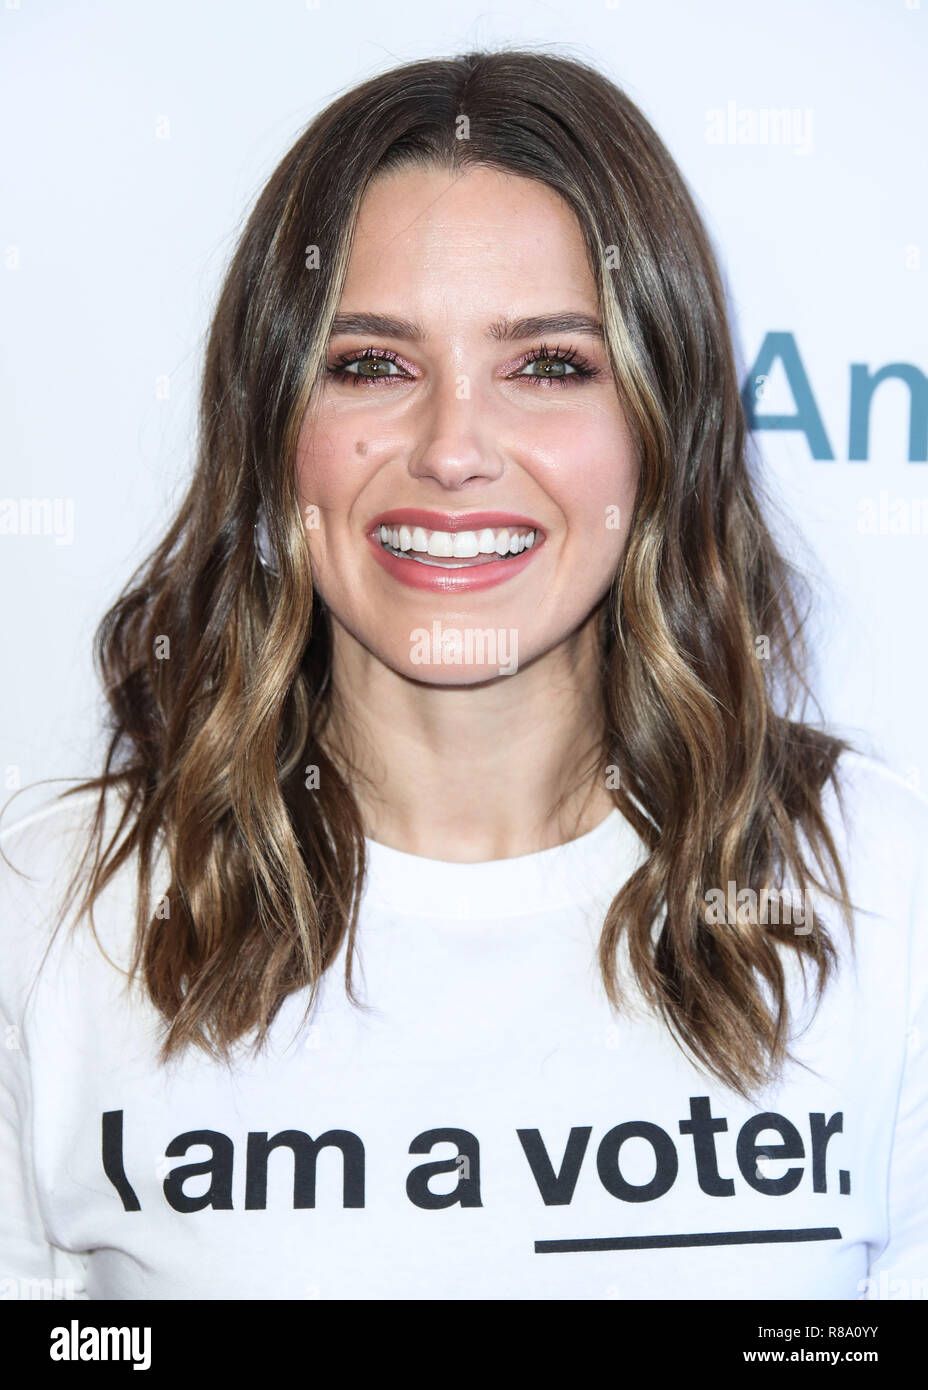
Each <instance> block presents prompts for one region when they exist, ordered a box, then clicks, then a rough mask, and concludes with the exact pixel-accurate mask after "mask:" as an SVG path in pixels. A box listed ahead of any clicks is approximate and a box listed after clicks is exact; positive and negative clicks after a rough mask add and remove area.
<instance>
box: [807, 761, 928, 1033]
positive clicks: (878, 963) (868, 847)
mask: <svg viewBox="0 0 928 1390" xmlns="http://www.w3.org/2000/svg"><path fill="white" fill-rule="evenodd" d="M836 772H837V776H836V782H837V787H836V788H835V787H834V786H830V787H829V790H828V792H827V794H826V797H825V798H824V803H823V809H824V811H825V814H826V818H827V819H828V820H829V827H830V829H831V831H832V834H833V836H834V839H835V847H836V849H837V851H838V854H839V857H840V858H841V860H842V865H843V868H844V871H845V874H846V875H847V882H848V891H849V893H850V897H851V902H852V905H853V908H854V924H855V925H854V930H855V941H856V944H857V945H858V946H859V948H860V951H861V952H862V953H863V964H862V969H863V972H864V974H865V975H866V976H867V977H868V978H869V979H870V981H871V984H872V985H873V986H874V987H879V989H881V990H885V991H887V994H886V997H887V998H888V997H890V985H891V982H896V981H899V980H900V979H901V980H902V982H903V984H904V989H905V993H906V995H907V996H908V1000H909V1007H910V1008H917V1007H919V1006H920V1005H919V1001H920V1000H921V999H922V997H923V996H924V995H925V993H926V992H928V908H926V901H928V893H926V890H928V797H925V796H924V795H923V794H922V793H921V792H920V791H919V790H918V789H917V788H915V787H913V786H911V785H910V784H909V783H908V782H906V781H905V780H904V779H903V778H902V777H900V776H899V775H898V773H895V772H893V771H892V770H891V769H889V768H887V767H885V766H884V765H883V764H881V763H879V762H877V761H876V760H875V759H872V758H869V757H865V756H863V755H861V754H857V753H845V754H843V755H842V757H841V758H840V759H839V763H838V766H837V769H836Z"/></svg>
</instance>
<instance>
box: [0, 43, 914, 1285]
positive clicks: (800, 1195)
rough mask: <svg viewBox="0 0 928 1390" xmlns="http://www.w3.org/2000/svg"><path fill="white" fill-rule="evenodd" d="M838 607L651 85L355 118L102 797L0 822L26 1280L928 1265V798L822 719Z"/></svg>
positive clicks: (429, 81) (232, 343)
mask: <svg viewBox="0 0 928 1390" xmlns="http://www.w3.org/2000/svg"><path fill="white" fill-rule="evenodd" d="M795 587H796V577H795V575H794V574H793V573H792V571H791V569H790V568H789V566H788V565H787V564H786V562H785V561H784V559H783V558H782V557H781V556H780V554H779V553H778V551H777V549H776V546H775V544H774V542H773V540H772V538H771V535H770V533H769V531H768V529H767V526H766V524H765V521H764V519H763V515H762V508H761V505H760V503H759V500H758V491H757V486H756V484H755V482H754V481H753V480H752V477H751V474H750V471H749V467H748V460H747V442H746V438H745V423H744V417H743V412H742V407H741V401H740V398H739V392H738V382H737V377H736V371H735V367H734V363H733V356H732V349H731V343H730V334H729V329H728V325H727V321H726V315H725V307H724V300H723V294H722V290H721V288H720V282H719V275H718V271H717V268H716V265H715V263H714V260H713V256H712V252H711V250H710V247H709V244H708V241H707V238H706V234H705V232H704V229H703V227H702V225H701V223H700V220H699V217H698V215H697V212H696V211H695V209H694V206H693V203H692V201H691V198H690V196H689V194H688V193H687V191H686V188H685V186H684V183H683V181H682V178H681V176H680V174H679V172H678V171H677V169H676V168H675V166H674V164H673V162H672V160H671V158H670V156H669V154H668V153H667V151H666V150H665V148H664V146H663V145H662V144H661V142H660V141H659V139H658V138H657V136H656V135H655V133H654V131H653V130H652V129H651V127H650V126H649V125H648V123H647V122H646V121H645V119H644V118H643V116H642V115H641V113H640V112H639V111H638V110H637V109H636V108H635V107H634V106H633V105H632V104H631V102H630V101H629V100H628V98H627V97H625V96H624V95H623V94H622V93H621V92H620V91H618V90H617V89H616V88H615V87H614V86H612V85H611V84H610V83H609V82H608V81H606V80H605V79H604V78H603V77H601V76H600V75H598V74H597V73H596V72H595V71H593V70H591V69H590V68H588V67H586V66H584V65H582V64H578V63H576V62H572V61H568V60H565V59H561V58H556V57H545V56H538V55H535V54H526V53H520V52H503V53H496V54H469V55H466V56H464V57H461V58H457V59H455V60H452V61H434V62H420V63H414V64H411V65H407V66H405V67H401V68H398V69H397V70H395V71H393V72H389V73H387V74H385V75H383V76H381V77H377V78H375V79H373V80H371V81H369V82H366V83H365V84H364V85H363V86H361V87H359V88H357V89H355V90H353V91H351V92H349V93H347V95H345V96H343V97H341V98H340V99H339V100H337V101H335V102H334V103H333V104H332V105H331V106H329V107H328V108H327V109H326V110H325V111H324V112H323V113H322V115H321V116H319V117H318V119H317V120H316V121H314V122H313V124H312V125H311V126H310V127H309V128H308V130H307V131H306V132H305V133H304V134H303V135H302V136H301V137H300V139H299V140H298V141H297V143H296V144H295V145H294V147H293V148H292V149H291V150H290V152H289V153H288V154H287V155H286V157H285V158H284V160H283V161H282V163H281V164H280V165H279V167H278V168H277V169H276V170H275V172H274V174H273V175H272V177H271V179H270V181H269V183H268V185H267V187H266V188H265V189H264V191H263V193H262V195H261V197H260V199H259V201H258V204H257V206H256V208H255V210H254V212H253V214H252V216H251V219H250V221H249V223H248V225H247V227H246V230H245V232H244V235H243V237H242V239H241V243H240V245H239V247H238V250H237V252H236V254H235V256H234V259H233V261H232V264H231V267H230V269H229V271H228V275H227V277H226V281H225V284H224V287H223V290H222V294H221V298H220V301H219V304H218V307H217V310H216V314H215V319H214V323H213V326H212V331H211V335H210V339H209V345H208V350H207V357H206V365H205V374H204V382H203V392H202V414H201V439H200V453H199V461H198V466H197V469H196V473H195V476H194V478H193V481H192V484H191V487H190V490H189V493H188V495H187V497H186V499H185V501H184V503H183V505H182V507H181V510H180V512H179V514H178V516H177V518H176V520H175V521H174V523H173V525H172V526H171V528H170V531H169V532H168V534H167V536H166V537H165V539H164V542H163V544H162V545H161V546H159V548H158V549H157V551H156V552H155V554H154V555H153V556H152V557H151V558H150V560H149V561H148V562H147V563H146V564H145V565H144V566H143V567H142V569H141V570H140V571H139V572H138V574H137V575H136V576H135V577H134V580H133V582H132V583H131V584H130V585H129V586H128V588H127V590H126V591H125V593H124V594H123V596H122V597H121V599H120V601H119V602H118V603H117V604H116V606H115V607H114V608H113V609H112V610H111V612H110V613H109V614H108V615H107V616H106V618H105V620H104V622H103V624H102V626H101V629H100V632H99V635H98V655H99V660H100V665H101V669H102V673H103V678H104V681H105V686H106V691H107V695H108V698H109V702H110V705H111V708H112V741H111V744H110V749H109V754H108V757H107V762H106V768H105V771H104V773H103V775H102V776H101V777H99V778H96V779H93V780H92V781H90V782H89V783H82V784H81V786H80V787H77V788H75V789H74V791H73V792H72V793H70V794H69V795H68V797H67V798H65V799H63V800H61V801H60V802H58V803H56V804H55V805H54V806H53V807H52V808H50V809H48V810H46V811H44V812H42V813H40V814H39V815H38V816H36V817H32V818H31V819H29V820H27V821H26V822H25V823H23V825H21V826H20V827H17V828H15V829H13V830H12V831H10V832H8V834H7V836H6V837H5V842H4V843H5V849H6V852H7V854H8V855H9V857H10V858H11V859H12V860H13V861H14V862H15V863H16V864H17V866H19V867H24V868H26V869H27V870H28V872H29V873H30V874H31V875H32V878H31V881H23V880H20V879H19V878H18V877H17V876H15V875H14V874H13V873H11V872H7V873H6V874H5V879H4V891H5V904H6V907H5V912H4V923H3V926H4V944H3V951H4V955H3V962H4V964H3V985H2V1000H3V1008H4V1011H5V1018H6V1021H7V1024H8V1040H9V1044H10V1045H9V1046H8V1049H7V1052H6V1056H5V1060H6V1067H5V1090H4V1096H5V1111H4V1121H5V1128H4V1150H3V1155H4V1156H3V1176H4V1181H5V1182H7V1183H9V1184H10V1185H11V1190H12V1191H13V1194H14V1196H13V1202H12V1205H11V1206H10V1207H9V1209H8V1210H7V1212H6V1213H5V1215H4V1217H3V1226H2V1242H0V1250H2V1257H3V1258H2V1269H0V1274H3V1275H6V1276H8V1277H9V1278H11V1279H13V1280H14V1281H20V1284H21V1283H22V1281H24V1280H25V1281H28V1280H30V1279H59V1280H61V1281H62V1284H61V1287H62V1289H65V1290H69V1291H70V1292H71V1293H73V1294H75V1295H76V1296H78V1297H89V1298H94V1299H96V1298H105V1297H113V1298H156V1299H157V1298H177V1297H181V1298H211V1299H215V1298H234V1297H245V1298H263V1299H276V1298H301V1297H318V1298H324V1299H338V1298H415V1297H425V1298H434V1297H439V1298H441V1297H451V1298H477V1297H479V1298H526V1297H527V1298H603V1297H620V1298H696V1297H699V1298H703V1297H712V1298H720V1299H724V1298H744V1297H749V1298H761V1297H770V1298H784V1297H789V1298H807V1297H814V1296H820V1297H830V1298H843V1299H855V1298H859V1297H861V1296H862V1295H866V1294H867V1293H873V1292H874V1290H875V1289H876V1286H877V1282H878V1280H879V1279H880V1277H883V1278H884V1279H885V1278H887V1277H889V1278H892V1279H894V1280H903V1281H906V1280H912V1279H915V1278H918V1277H920V1276H921V1275H922V1274H924V1275H926V1276H928V1260H926V1241H928V1228H926V1217H925V1212H926V1210H928V1203H926V1201H925V1200H924V1198H925V1179H924V1177H923V1176H922V1173H921V1169H922V1168H923V1167H924V1163H923V1149H922V1145H923V1133H922V1130H923V1126H924V1117H925V1112H926V1106H928V1099H926V1096H928V1076H926V1062H925V1055H926V1054H925V1039H924V1031H923V1030H924V1026H925V1012H924V1011H925V994H926V988H925V981H926V970H925V936H926V934H925V929H924V923H922V925H921V927H919V928H917V927H916V924H915V920H914V914H915V908H916V906H917V905H918V904H919V898H918V893H917V873H918V871H920V867H921V862H922V857H923V856H922V854H920V851H923V849H924V846H925V843H926V831H928V815H926V810H925V806H924V804H923V802H922V801H921V800H920V799H919V798H917V797H916V796H915V795H914V794H912V793H910V792H909V791H907V790H906V789H905V787H904V786H902V784H901V783H900V782H899V781H898V780H897V779H894V778H893V777H892V776H890V775H889V774H887V773H884V772H882V771H881V770H880V769H879V768H878V767H876V766H875V765H874V764H873V763H871V762H868V761H867V760H866V759H863V758H861V757H859V756H858V755H856V754H855V753H853V752H852V750H850V749H849V747H848V746H847V745H846V744H845V743H843V742H842V741H841V740H839V739H838V738H836V737H833V736H831V735H830V734H828V733H826V732H824V731H822V730H820V729H816V728H814V727H813V726H812V725H811V724H810V723H807V722H804V721H803V720H802V719H801V717H800V714H801V711H799V712H797V711H796V709H795V703H796V699H797V698H798V696H800V695H801V693H802V691H803V690H804V688H805V684H804V657H803V654H802V646H801V640H802V624H801V621H800V618H799V609H798V606H797V603H796V600H795V597H794V593H795ZM75 792H76V793H77V795H76V796H75V795H74V793H75ZM81 849H86V854H85V857H84V859H83V861H82V862H80V863H79V862H78V859H77V855H78V853H79V852H80V850H81ZM890 856H891V857H890ZM890 864H891V866H892V872H891V874H889V873H887V869H888V867H889V866H890ZM65 866H66V867H67V869H69V870H75V873H74V877H73V879H72V881H71V882H70V885H69V887H70V890H71V891H70V892H69V893H66V894H65V895H64V899H65V903H66V910H64V911H62V912H61V914H60V917H61V920H62V921H63V920H64V918H65V917H66V915H67V913H70V914H71V926H70V928H69V931H68V932H67V933H65V932H62V931H53V932H51V933H50V932H49V930H48V926H49V923H50V921H51V918H52V915H53V913H52V907H53V904H56V903H57V902H58V894H59V892H60V889H61V885H62V883H63V870H64V867H65ZM79 887H81V888H83V896H82V897H81V898H80V900H79V901H78V899H77V897H76V895H77V891H78V888H79ZM813 896H814V902H813ZM823 904H824V906H825V909H826V910H825V911H824V912H823V911H822V906H823ZM91 924H92V926H93V928H94V933H95V935H96V944H95V943H94V942H93V941H92V940H91V939H90V937H91V932H90V925H91ZM46 947H47V948H48V950H47V955H46ZM855 950H856V954H855ZM43 956H45V959H44V961H43V960H42V957H43ZM39 967H41V968H39ZM359 974H360V979H359ZM359 985H361V986H362V988H360V989H359V988H358V986H359ZM919 1029H921V1030H922V1031H921V1032H920V1031H919ZM281 1150H283V1152H281ZM920 1155H921V1157H920ZM871 1286H872V1287H871Z"/></svg>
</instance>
